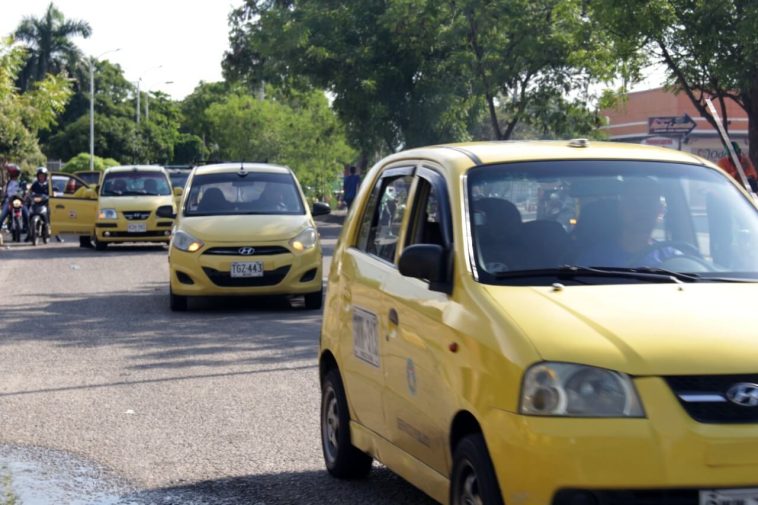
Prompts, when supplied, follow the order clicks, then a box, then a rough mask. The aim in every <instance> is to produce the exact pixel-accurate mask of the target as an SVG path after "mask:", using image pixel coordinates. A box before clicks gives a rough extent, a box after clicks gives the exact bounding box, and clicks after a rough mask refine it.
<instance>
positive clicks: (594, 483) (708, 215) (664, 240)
mask: <svg viewBox="0 0 758 505" xmlns="http://www.w3.org/2000/svg"><path fill="white" fill-rule="evenodd" d="M756 251H758V209H757V207H756V204H755V202H754V201H753V199H752V198H751V196H750V195H749V194H748V193H746V192H745V191H744V190H743V189H742V188H741V187H739V186H737V184H736V183H735V182H734V181H733V180H732V179H731V178H730V177H728V176H727V175H726V174H725V173H724V172H722V171H721V170H720V169H719V168H718V167H716V166H715V165H713V164H711V163H709V162H707V161H705V160H703V159H700V158H698V157H695V156H693V155H690V154H688V153H683V152H678V151H674V150H667V149H659V148H653V147H645V146H634V145H629V144H613V143H603V142H597V143H594V142H588V141H586V140H584V139H577V140H574V141H563V142H493V143H472V144H456V145H447V146H446V145H441V146H434V147H428V148H419V149H414V150H409V151H406V152H401V153H397V154H394V155H392V156H390V157H388V158H386V159H384V160H382V161H380V162H379V163H378V164H376V165H375V166H374V167H373V168H372V170H371V171H370V172H369V173H368V174H367V175H366V178H365V180H364V182H363V184H362V186H361V189H360V191H359V194H358V196H357V198H356V200H355V202H354V204H353V207H352V209H351V211H350V214H349V215H348V218H347V220H346V223H345V225H344V228H343V230H342V234H341V236H340V239H339V242H338V244H337V247H336V250H335V252H334V259H333V263H332V266H331V271H330V276H329V289H328V290H327V296H326V299H325V306H324V319H323V325H322V329H321V344H320V354H319V369H320V380H321V392H322V397H321V439H322V440H321V441H322V447H323V454H324V460H325V463H326V468H327V470H328V471H329V472H330V473H331V474H332V475H334V476H336V477H339V478H360V477H365V476H367V475H368V474H369V472H370V469H371V465H372V460H374V459H377V460H379V461H381V462H382V463H383V464H385V465H386V466H387V467H388V468H390V469H391V470H392V471H394V472H396V473H398V474H399V475H401V476H402V477H404V478H405V479H407V480H408V481H410V482H411V483H412V484H414V485H415V486H417V487H419V488H420V489H421V490H423V491H424V492H426V493H427V494H429V495H430V496H431V497H433V498H434V499H436V500H437V501H439V502H441V503H451V504H453V505H463V504H481V505H502V504H503V503H505V504H509V505H579V504H581V505H585V504H586V505H603V504H621V503H623V504H627V503H628V504H640V503H644V504H661V505H663V504H670V503H676V504H692V505H700V504H706V503H707V504H714V505H726V504H735V503H742V504H748V503H758V338H756V331H757V330H756V328H757V327H758V315H757V314H758V312H756V309H755V306H756V300H758V285H756V280H758V254H756Z"/></svg>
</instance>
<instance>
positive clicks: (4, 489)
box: [0, 467, 21, 505]
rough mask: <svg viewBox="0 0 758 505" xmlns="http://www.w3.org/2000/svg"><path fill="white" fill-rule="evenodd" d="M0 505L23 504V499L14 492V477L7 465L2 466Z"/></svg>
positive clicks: (0, 472) (0, 473)
mask: <svg viewBox="0 0 758 505" xmlns="http://www.w3.org/2000/svg"><path fill="white" fill-rule="evenodd" d="M0 505H21V499H20V498H19V497H18V495H17V494H16V493H14V492H13V478H12V477H11V472H10V470H8V469H7V468H6V467H0Z"/></svg>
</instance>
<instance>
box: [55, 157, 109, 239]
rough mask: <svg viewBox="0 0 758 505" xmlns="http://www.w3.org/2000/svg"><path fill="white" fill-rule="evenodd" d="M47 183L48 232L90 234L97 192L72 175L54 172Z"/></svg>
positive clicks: (93, 225)
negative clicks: (50, 230) (49, 225)
mask: <svg viewBox="0 0 758 505" xmlns="http://www.w3.org/2000/svg"><path fill="white" fill-rule="evenodd" d="M48 184H49V186H48V189H49V192H50V200H49V206H50V224H51V226H52V233H53V234H54V235H57V234H60V233H76V234H78V235H92V234H94V231H95V213H96V212H97V193H96V192H95V191H94V190H93V189H91V188H90V187H89V186H88V185H87V183H85V182H84V181H83V180H81V179H80V178H79V177H77V176H75V175H72V174H64V173H58V172H54V173H52V174H51V176H50V178H49V179H48Z"/></svg>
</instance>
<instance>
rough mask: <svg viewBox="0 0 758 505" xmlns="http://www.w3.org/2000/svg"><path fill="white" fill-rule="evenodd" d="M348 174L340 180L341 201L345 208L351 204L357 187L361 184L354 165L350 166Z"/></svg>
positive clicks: (348, 207)
mask: <svg viewBox="0 0 758 505" xmlns="http://www.w3.org/2000/svg"><path fill="white" fill-rule="evenodd" d="M348 172H349V173H348V175H346V176H345V178H344V180H343V182H342V201H343V202H345V205H346V206H347V210H350V207H351V206H352V205H353V200H355V196H356V195H357V194H358V188H359V187H360V185H361V177H360V176H359V175H358V169H357V168H356V167H355V166H350V169H349V171H348Z"/></svg>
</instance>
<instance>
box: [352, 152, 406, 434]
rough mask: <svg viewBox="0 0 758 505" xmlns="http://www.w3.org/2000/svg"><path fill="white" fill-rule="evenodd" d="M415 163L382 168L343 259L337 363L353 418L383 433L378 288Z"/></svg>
mask: <svg viewBox="0 0 758 505" xmlns="http://www.w3.org/2000/svg"><path fill="white" fill-rule="evenodd" d="M412 173H413V167H407V166H406V167H391V168H389V169H387V170H385V171H384V172H383V174H382V175H381V176H380V177H379V178H378V179H377V181H376V183H375V185H374V187H373V188H372V190H371V193H370V197H369V198H368V202H367V203H366V205H365V206H364V208H363V209H362V211H363V213H362V217H361V224H360V226H359V228H358V231H357V233H356V236H355V237H354V238H353V240H352V246H351V247H349V248H347V250H346V253H345V255H344V257H343V261H342V262H341V274H340V277H341V278H340V282H341V283H343V284H342V285H343V286H344V289H343V290H342V293H343V296H344V299H343V300H341V305H342V306H343V307H344V308H345V311H346V312H345V313H344V316H343V317H342V320H343V324H344V325H345V327H346V328H349V330H346V331H344V332H343V333H342V334H343V335H345V340H344V341H343V344H342V345H341V346H340V349H341V350H340V353H341V356H340V362H341V364H342V373H343V376H344V379H345V380H344V382H345V390H346V393H347V397H348V401H349V402H350V406H351V409H352V412H353V415H354V416H355V418H356V420H357V421H358V422H359V423H360V424H362V425H363V426H365V427H367V428H368V429H370V430H372V431H374V432H375V433H378V434H380V435H382V436H385V435H386V427H385V424H384V409H383V406H382V390H383V388H384V371H383V370H384V363H383V361H382V354H383V346H384V343H385V339H384V335H386V332H387V327H386V317H385V316H386V308H385V304H384V302H383V298H382V296H381V293H380V290H381V286H382V284H383V283H384V279H385V277H386V276H387V275H388V274H389V273H390V272H392V271H393V270H394V269H395V256H396V250H397V247H398V244H399V242H398V241H399V238H400V237H399V234H400V231H401V230H402V222H403V219H404V217H405V209H406V208H407V201H408V194H409V189H410V184H411V181H412V179H413V176H412Z"/></svg>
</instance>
